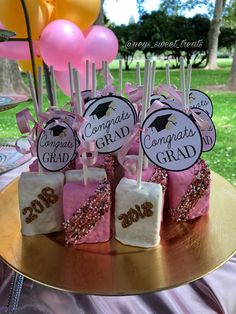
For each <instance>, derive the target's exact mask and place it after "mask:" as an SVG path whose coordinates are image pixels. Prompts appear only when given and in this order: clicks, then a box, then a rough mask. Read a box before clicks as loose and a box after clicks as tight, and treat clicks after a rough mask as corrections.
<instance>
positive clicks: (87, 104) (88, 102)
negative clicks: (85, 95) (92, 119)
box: [84, 98, 97, 110]
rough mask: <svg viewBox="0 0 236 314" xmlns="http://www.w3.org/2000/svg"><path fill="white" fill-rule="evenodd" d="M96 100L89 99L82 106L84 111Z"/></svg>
mask: <svg viewBox="0 0 236 314" xmlns="http://www.w3.org/2000/svg"><path fill="white" fill-rule="evenodd" d="M95 100H97V98H91V99H89V100H88V101H87V102H86V103H85V104H84V110H86V109H87V108H88V107H89V106H90V105H91V104H92V103H93V102H94V101H95Z"/></svg>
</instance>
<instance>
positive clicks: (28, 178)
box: [18, 172, 64, 235]
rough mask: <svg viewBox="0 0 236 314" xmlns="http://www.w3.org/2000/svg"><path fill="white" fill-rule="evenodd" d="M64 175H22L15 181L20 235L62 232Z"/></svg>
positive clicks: (31, 173)
mask: <svg viewBox="0 0 236 314" xmlns="http://www.w3.org/2000/svg"><path fill="white" fill-rule="evenodd" d="M63 186H64V174H62V173H60V172H56V173H53V172H50V173H44V174H39V173H38V172H23V173H22V174H21V176H20V180H19V189H18V191H19V207H20V219H21V232H22V234H23V235H36V234H46V233H51V232H56V231H60V230H62V229H63V226H62V222H63V219H64V217H63V202H62V195H63Z"/></svg>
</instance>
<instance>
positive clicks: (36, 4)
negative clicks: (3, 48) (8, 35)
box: [0, 0, 48, 39]
mask: <svg viewBox="0 0 236 314" xmlns="http://www.w3.org/2000/svg"><path fill="white" fill-rule="evenodd" d="M25 4H26V7H27V11H28V15H29V19H30V26H31V33H32V38H33V39H38V38H39V36H40V34H41V32H42V30H43V29H44V27H45V26H46V25H47V23H48V10H47V6H46V3H45V2H43V1H41V0H25ZM0 21H1V22H2V23H3V25H4V26H5V28H6V29H9V30H12V31H14V32H16V36H17V37H27V36H28V35H27V28H26V22H25V16H24V11H23V8H22V5H21V1H20V0H0Z"/></svg>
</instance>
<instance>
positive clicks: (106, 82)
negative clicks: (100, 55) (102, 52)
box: [104, 61, 108, 85]
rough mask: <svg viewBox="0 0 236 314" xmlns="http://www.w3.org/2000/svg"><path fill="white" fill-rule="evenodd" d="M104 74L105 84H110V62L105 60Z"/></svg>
mask: <svg viewBox="0 0 236 314" xmlns="http://www.w3.org/2000/svg"><path fill="white" fill-rule="evenodd" d="M104 75H105V85H107V84H108V64H107V61H104Z"/></svg>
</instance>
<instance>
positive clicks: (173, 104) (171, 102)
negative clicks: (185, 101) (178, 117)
mask: <svg viewBox="0 0 236 314" xmlns="http://www.w3.org/2000/svg"><path fill="white" fill-rule="evenodd" d="M163 104H166V105H168V106H169V107H170V108H173V109H177V110H182V106H181V104H179V103H177V102H176V100H175V99H165V100H163Z"/></svg>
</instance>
